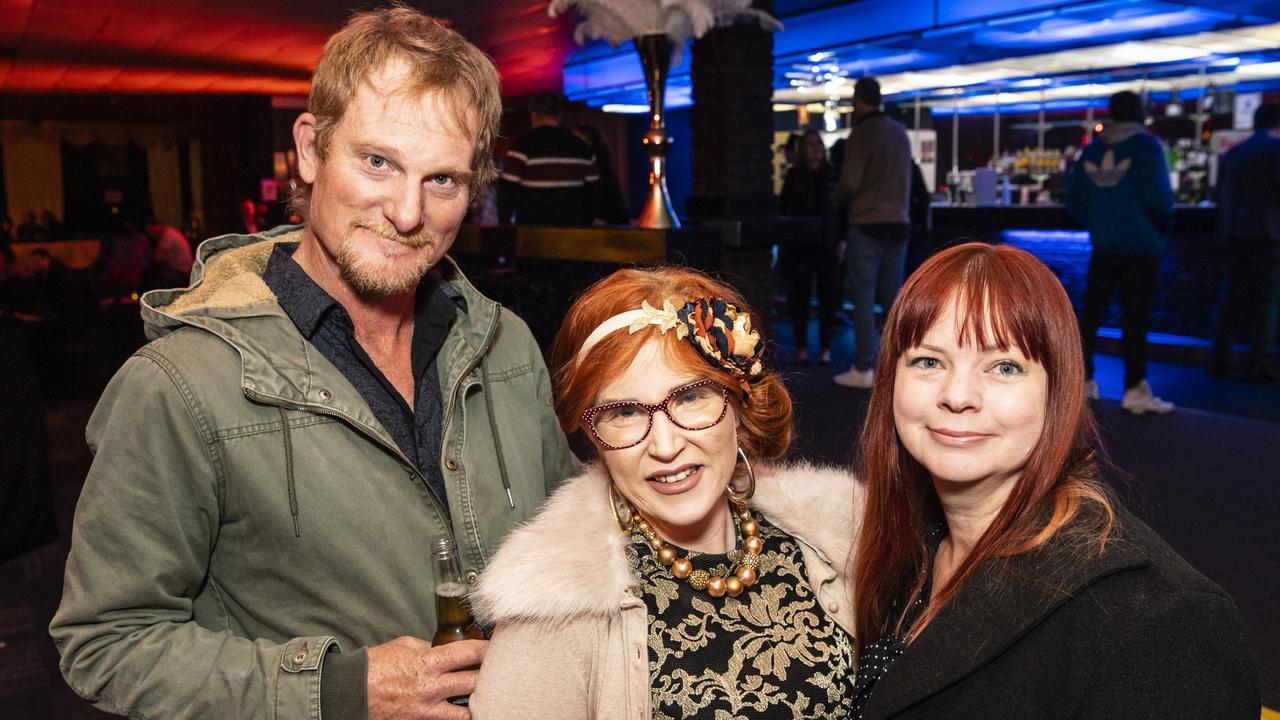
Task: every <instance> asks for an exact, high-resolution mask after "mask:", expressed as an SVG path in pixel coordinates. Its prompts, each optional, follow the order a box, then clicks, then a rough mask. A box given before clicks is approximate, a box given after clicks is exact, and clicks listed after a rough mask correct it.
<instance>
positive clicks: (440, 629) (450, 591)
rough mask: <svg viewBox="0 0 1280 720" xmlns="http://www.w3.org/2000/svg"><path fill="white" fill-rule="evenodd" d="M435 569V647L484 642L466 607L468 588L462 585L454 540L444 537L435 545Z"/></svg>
mask: <svg viewBox="0 0 1280 720" xmlns="http://www.w3.org/2000/svg"><path fill="white" fill-rule="evenodd" d="M434 555H435V565H436V634H435V637H433V638H431V644H432V645H444V644H445V643H451V642H456V641H458V640H483V639H484V633H483V632H481V630H480V628H479V626H477V625H476V621H475V618H473V617H471V607H470V606H469V605H467V586H466V584H465V583H463V582H462V571H461V569H460V568H459V565H458V548H457V546H456V545H454V544H453V540H452V539H451V538H447V537H443V538H440V539H439V540H436V542H435V545H434Z"/></svg>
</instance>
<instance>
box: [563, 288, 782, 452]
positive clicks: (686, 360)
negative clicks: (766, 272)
mask: <svg viewBox="0 0 1280 720" xmlns="http://www.w3.org/2000/svg"><path fill="white" fill-rule="evenodd" d="M696 298H723V299H724V300H726V301H728V302H729V303H730V304H732V305H734V306H735V307H736V308H737V309H738V312H739V313H740V314H746V315H748V316H749V317H750V318H751V325H752V327H756V328H758V327H760V317H759V316H758V315H756V313H755V312H753V311H752V310H751V308H750V307H749V306H748V305H747V303H746V300H744V299H743V297H742V296H741V295H740V294H739V293H738V292H737V291H736V290H734V289H733V288H732V287H730V286H729V285H727V284H725V283H723V282H721V281H719V280H717V279H715V278H712V277H711V276H709V275H707V274H706V273H702V272H699V271H697V270H691V269H689V268H681V267H658V268H652V269H626V270H618V271H617V272H615V273H613V274H611V275H609V276H608V277H606V278H604V279H603V280H600V281H599V282H597V283H595V284H594V285H592V286H591V287H589V288H587V289H586V291H584V292H583V293H582V295H580V296H579V297H578V299H577V300H576V301H575V302H574V303H573V307H571V308H569V313H568V315H566V316H565V319H564V322H563V323H562V324H561V325H560V331H559V332H558V333H557V334H556V339H555V344H554V345H553V346H552V349H551V366H552V368H553V369H554V370H553V385H554V388H555V408H556V415H557V416H558V417H559V419H560V425H561V427H563V428H564V431H565V432H566V433H572V432H575V431H577V430H581V429H582V428H581V419H582V413H583V412H584V411H585V410H587V409H588V408H590V407H591V406H592V405H593V404H594V403H595V401H596V397H597V395H598V394H599V392H600V389H601V388H602V387H603V386H604V385H605V384H606V383H607V382H609V380H610V379H612V378H615V377H617V376H618V375H620V374H622V373H623V372H625V371H626V369H627V367H628V366H629V365H630V364H631V361H632V359H633V358H635V356H636V354H637V353H638V352H639V350H640V347H641V346H643V345H644V344H645V343H647V342H649V341H651V340H655V341H657V342H659V343H661V344H662V349H663V353H664V357H665V358H666V360H667V361H668V362H669V363H671V365H672V366H674V367H676V368H678V369H680V370H682V371H688V372H689V373H691V374H696V375H700V376H702V377H707V378H712V379H714V380H716V381H717V382H719V383H720V384H721V385H724V386H725V387H727V388H729V398H730V402H732V403H733V408H734V411H735V412H736V413H737V415H738V418H739V420H740V421H741V423H742V424H741V427H740V428H739V431H738V441H739V444H740V445H741V446H742V450H743V452H745V453H747V455H748V456H750V457H752V458H761V459H764V460H777V459H779V458H781V457H782V456H783V455H785V454H786V452H787V449H788V448H789V447H790V445H791V433H792V427H791V415H792V412H791V396H790V395H788V394H787V390H786V388H785V387H784V386H783V384H782V380H781V378H779V377H778V375H777V373H775V372H773V371H771V370H766V371H765V372H764V373H763V374H762V375H760V376H758V377H755V378H753V379H752V380H751V381H750V383H748V386H747V389H746V390H744V389H743V388H742V387H741V385H740V384H739V378H738V377H736V376H735V375H734V374H732V373H730V372H729V371H728V370H725V369H724V368H721V367H718V366H715V365H712V364H711V363H710V362H708V361H707V359H706V358H705V357H704V356H703V355H702V353H701V352H700V351H699V350H698V349H697V348H696V347H695V346H694V345H693V344H692V343H691V342H689V341H688V340H682V339H678V338H677V337H676V333H675V332H667V333H661V332H660V331H659V329H658V328H657V327H655V326H648V327H646V328H643V329H641V330H639V331H638V332H635V333H628V332H626V331H625V330H618V331H615V332H612V333H609V334H608V335H606V336H605V337H604V338H602V339H601V340H600V341H599V342H598V343H596V344H595V345H593V346H592V347H591V348H589V349H588V350H587V352H586V353H585V354H584V355H583V356H582V357H581V358H579V357H578V351H579V349H580V348H581V347H582V344H583V342H584V341H585V340H586V339H587V337H588V336H589V335H590V334H591V332H592V331H593V330H595V329H596V328H597V327H598V326H599V325H600V324H601V323H602V322H604V321H605V320H608V319H609V318H611V317H613V316H614V315H617V314H619V313H623V312H627V311H628V310H637V309H639V308H640V305H641V303H642V302H644V301H648V303H649V304H650V305H652V306H654V307H657V308H661V307H662V303H663V301H664V300H670V301H671V304H672V305H674V306H676V307H680V306H681V305H683V304H684V303H685V302H687V301H689V300H693V299H696Z"/></svg>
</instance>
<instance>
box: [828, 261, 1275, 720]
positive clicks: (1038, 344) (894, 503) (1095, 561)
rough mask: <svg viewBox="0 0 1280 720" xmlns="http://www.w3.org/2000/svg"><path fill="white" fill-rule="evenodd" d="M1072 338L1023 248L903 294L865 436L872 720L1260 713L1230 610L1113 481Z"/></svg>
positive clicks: (861, 685) (950, 269)
mask: <svg viewBox="0 0 1280 720" xmlns="http://www.w3.org/2000/svg"><path fill="white" fill-rule="evenodd" d="M1079 338H1080V335H1079V332H1078V331H1077V328H1076V321H1075V314H1074V312H1073V310H1072V307H1071V303H1070V301H1069V300H1068V299H1067V295H1066V293H1065V292H1064V291H1063V289H1062V285H1061V284H1060V283H1059V281H1058V280H1057V278H1056V277H1054V275H1053V273H1052V272H1050V271H1049V269H1048V268H1046V267H1045V266H1044V265H1043V264H1042V263H1040V262H1039V261H1038V260H1036V259H1035V258H1034V257H1032V256H1031V255H1030V254H1028V253H1026V252H1023V251H1021V250H1018V249H1016V248H1013V247H1010V246H991V245H985V244H980V243H969V244H965V245H959V246H956V247H952V248H950V249H947V250H945V251H943V252H941V253H938V254H937V255H935V256H934V257H932V258H930V259H929V260H928V261H927V262H925V264H924V265H922V266H921V267H920V269H919V270H917V271H916V272H915V274H913V275H912V276H911V278H910V279H909V280H908V281H907V283H906V284H905V286H904V287H903V289H902V292H901V293H900V294H899V295H898V299H897V300H896V301H895V302H894V306H893V309H892V310H891V312H890V314H889V317H888V319H887V320H886V323H885V328H884V333H883V336H882V341H881V342H882V345H881V349H880V355H879V362H878V367H877V368H876V382H875V386H874V388H873V390H872V395H871V403H870V407H869V409H868V415H867V421H866V425H865V426H864V428H863V432H862V444H861V463H860V464H861V472H862V474H863V476H864V478H865V481H866V483H867V488H866V493H867V495H866V506H865V507H866V511H865V513H866V514H865V516H864V519H863V524H862V529H861V531H860V534H859V537H858V541H857V546H856V549H855V552H854V555H853V558H854V561H853V562H854V587H855V588H856V590H855V602H854V610H855V616H856V620H855V627H856V635H857V638H858V646H859V662H858V672H857V675H856V695H857V698H856V702H857V705H858V708H859V712H860V713H861V717H863V718H901V719H907V718H939V717H966V718H968V717H982V718H1014V717H1080V718H1095V717H1116V718H1121V717H1123V718H1131V717H1186V718H1208V717H1212V718H1241V719H1244V718H1249V720H1254V719H1256V718H1257V717H1258V714H1259V709H1260V702H1259V695H1258V686H1257V674H1256V670H1255V668H1254V664H1253V660H1252V658H1251V656H1250V652H1249V649H1248V643H1247V640H1246V636H1245V630H1244V625H1243V622H1242V621H1241V619H1240V615H1239V612H1238V611H1237V610H1236V607H1235V605H1234V603H1233V602H1232V600H1231V598H1230V597H1229V596H1228V595H1227V594H1226V593H1225V592H1224V591H1223V590H1222V589H1221V588H1219V587H1217V586H1216V585H1214V584H1213V583H1212V582H1210V581H1209V580H1207V579H1206V578H1204V577H1203V576H1202V575H1200V574H1199V573H1197V572H1196V571H1195V570H1194V569H1192V567H1191V566H1190V565H1188V564H1187V563H1186V561H1184V560H1183V559H1182V558H1180V557H1178V555H1177V554H1176V553H1174V551H1173V550H1172V549H1171V548H1169V546H1168V545H1167V544H1165V543H1164V541H1163V540H1161V539H1160V538H1159V537H1158V536H1157V535H1156V534H1155V533H1154V532H1152V531H1151V529H1150V528H1148V527H1147V526H1146V525H1144V524H1143V523H1142V522H1141V521H1139V520H1138V519H1137V518H1135V517H1134V516H1133V515H1131V514H1130V513H1129V512H1128V511H1126V510H1125V509H1124V508H1123V507H1122V506H1121V505H1120V504H1119V503H1118V502H1117V501H1116V500H1115V499H1114V498H1113V497H1112V496H1111V494H1110V493H1109V492H1108V491H1107V489H1106V487H1105V486H1104V484H1103V483H1102V480H1101V479H1100V477H1099V474H1098V468H1097V464H1096V461H1095V451H1096V449H1097V447H1098V437H1097V431H1096V428H1095V426H1094V421H1093V416H1092V415H1091V413H1090V410H1089V408H1088V405H1087V403H1086V402H1085V399H1084V398H1085V393H1084V382H1085V377H1084V367H1083V362H1082V355H1081V350H1080V339H1079Z"/></svg>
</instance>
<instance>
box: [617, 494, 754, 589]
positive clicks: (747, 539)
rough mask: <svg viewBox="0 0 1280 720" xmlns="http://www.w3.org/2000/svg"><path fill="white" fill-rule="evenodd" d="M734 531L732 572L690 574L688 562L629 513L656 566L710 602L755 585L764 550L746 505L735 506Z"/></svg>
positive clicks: (645, 521) (696, 572)
mask: <svg viewBox="0 0 1280 720" xmlns="http://www.w3.org/2000/svg"><path fill="white" fill-rule="evenodd" d="M735 506H736V508H737V516H736V517H735V518H734V520H735V521H737V523H738V529H739V530H740V531H741V532H742V545H741V547H738V548H734V549H732V550H730V551H729V555H728V557H729V562H730V563H732V564H733V569H732V570H731V571H730V572H729V574H728V575H727V576H721V575H715V574H712V573H710V572H708V571H706V570H694V569H693V563H691V562H689V559H688V558H682V557H680V556H679V555H677V554H676V549H675V548H674V547H672V546H671V545H669V544H667V542H666V541H665V540H663V539H662V538H660V537H658V533H657V531H655V530H654V529H653V525H651V524H650V523H649V521H648V520H645V518H644V517H643V516H641V515H640V513H639V512H638V511H636V510H632V512H633V513H634V516H635V520H636V525H635V527H636V529H637V530H639V531H640V534H641V535H643V536H644V539H645V540H646V541H647V542H648V543H649V547H650V548H651V549H652V550H653V552H654V554H655V555H657V557H658V562H659V563H661V564H662V565H663V566H664V567H667V568H670V569H671V574H672V575H674V576H675V577H676V579H678V580H684V581H685V582H687V583H689V587H691V588H693V589H694V590H699V591H700V590H706V591H707V594H708V595H710V596H711V597H714V598H719V597H724V596H725V595H728V596H729V597H738V596H739V595H741V594H742V591H743V590H744V589H746V588H749V587H751V586H752V585H755V584H756V579H757V576H758V574H759V571H760V551H761V550H763V549H764V540H761V539H760V524H759V523H757V522H756V520H755V518H753V517H752V516H751V511H750V510H748V509H747V506H746V503H735Z"/></svg>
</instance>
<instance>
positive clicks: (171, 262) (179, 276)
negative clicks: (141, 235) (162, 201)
mask: <svg viewBox="0 0 1280 720" xmlns="http://www.w3.org/2000/svg"><path fill="white" fill-rule="evenodd" d="M143 229H144V230H145V231H146V233H147V237H149V238H151V267H150V268H148V276H149V277H148V278H147V279H146V280H144V282H143V286H144V288H146V289H151V288H154V287H180V286H182V285H186V284H187V283H186V281H187V278H188V277H189V276H190V275H191V265H192V264H193V262H194V258H193V256H192V253H191V243H189V242H188V241H187V236H186V235H183V234H182V231H180V230H178V229H177V228H175V227H172V226H170V225H166V224H164V223H162V222H160V221H159V220H157V219H155V218H147V221H146V223H144V224H143ZM147 280H150V282H147Z"/></svg>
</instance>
